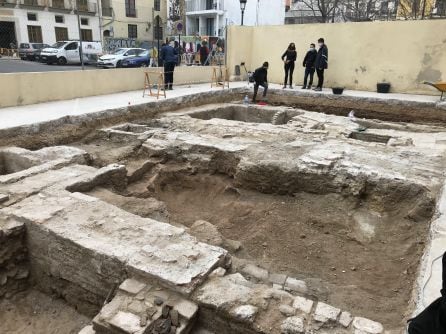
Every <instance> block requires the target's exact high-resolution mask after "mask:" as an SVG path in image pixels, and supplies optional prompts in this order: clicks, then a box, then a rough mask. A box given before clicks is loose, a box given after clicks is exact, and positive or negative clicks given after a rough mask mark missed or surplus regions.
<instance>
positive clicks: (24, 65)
mask: <svg viewBox="0 0 446 334" xmlns="http://www.w3.org/2000/svg"><path fill="white" fill-rule="evenodd" d="M96 68H97V67H96V66H92V65H86V66H85V69H87V70H90V69H96ZM80 69H81V66H77V65H65V66H59V65H47V64H43V63H38V62H35V61H27V60H17V59H5V58H0V73H14V72H47V71H75V70H80Z"/></svg>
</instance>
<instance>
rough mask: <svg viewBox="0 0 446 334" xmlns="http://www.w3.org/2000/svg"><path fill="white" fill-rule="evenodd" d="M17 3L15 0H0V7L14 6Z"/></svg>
mask: <svg viewBox="0 0 446 334" xmlns="http://www.w3.org/2000/svg"><path fill="white" fill-rule="evenodd" d="M16 5H17V0H0V6H1V7H15V6H16Z"/></svg>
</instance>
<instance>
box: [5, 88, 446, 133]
mask: <svg viewBox="0 0 446 334" xmlns="http://www.w3.org/2000/svg"><path fill="white" fill-rule="evenodd" d="M230 87H231V88H243V87H246V88H248V87H247V83H246V82H231V83H230ZM270 88H271V89H273V90H276V89H277V90H281V91H282V86H281V85H278V84H271V85H270ZM219 90H220V91H221V90H222V88H211V87H210V84H209V83H207V84H199V85H191V86H177V87H174V90H173V91H167V92H166V95H167V99H172V98H177V97H182V96H187V95H194V94H200V93H203V92H209V91H219ZM260 90H261V89H260ZM249 91H252V84H251V85H250V87H249ZM283 91H285V92H287V94H289V93H294V94H296V95H299V94H306V95H308V94H310V95H314V97H315V98H317V96H318V95H320V94H324V95H332V92H331V89H324V91H323V92H313V91H311V90H310V91H307V90H302V89H300V88H299V87H297V88H294V89H293V90H290V89H286V90H283ZM259 93H261V91H260V92H259ZM342 96H347V97H357V98H376V99H380V100H397V101H411V102H422V103H432V105H433V106H435V104H436V103H438V101H439V97H438V96H428V95H408V94H378V93H374V92H363V91H349V90H347V91H344V94H343V95H342ZM160 100H164V98H160ZM153 101H156V97H151V96H145V97H142V90H138V91H131V92H123V93H116V94H109V95H99V96H90V97H83V98H78V99H73V100H63V101H54V102H46V103H39V104H32V105H25V106H17V107H7V108H0V129H6V128H11V127H16V126H20V125H29V124H34V123H40V122H44V121H49V120H55V119H58V118H62V117H64V116H69V115H82V114H88V113H93V112H98V111H103V110H107V109H116V108H123V107H127V106H129V105H138V104H144V103H148V102H153ZM443 104H445V105H446V102H442V103H441V105H443Z"/></svg>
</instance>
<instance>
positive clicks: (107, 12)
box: [102, 7, 113, 17]
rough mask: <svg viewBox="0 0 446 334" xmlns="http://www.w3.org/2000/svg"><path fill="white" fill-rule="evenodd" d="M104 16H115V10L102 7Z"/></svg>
mask: <svg viewBox="0 0 446 334" xmlns="http://www.w3.org/2000/svg"><path fill="white" fill-rule="evenodd" d="M102 16H109V17H112V16H113V8H112V7H102Z"/></svg>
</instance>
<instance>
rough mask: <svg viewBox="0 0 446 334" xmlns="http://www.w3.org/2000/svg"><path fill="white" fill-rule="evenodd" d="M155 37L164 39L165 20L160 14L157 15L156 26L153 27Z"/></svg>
mask: <svg viewBox="0 0 446 334" xmlns="http://www.w3.org/2000/svg"><path fill="white" fill-rule="evenodd" d="M153 38H154V39H161V40H162V39H163V21H162V20H161V18H160V17H159V16H157V17H155V26H154V27H153Z"/></svg>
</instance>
